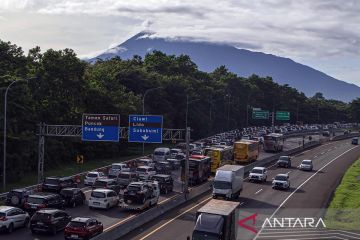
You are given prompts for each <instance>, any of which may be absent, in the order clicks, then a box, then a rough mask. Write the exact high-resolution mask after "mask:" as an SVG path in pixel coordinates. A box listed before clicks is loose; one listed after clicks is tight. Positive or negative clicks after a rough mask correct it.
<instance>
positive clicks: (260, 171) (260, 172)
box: [251, 169, 262, 174]
mask: <svg viewBox="0 0 360 240" xmlns="http://www.w3.org/2000/svg"><path fill="white" fill-rule="evenodd" d="M251 173H258V174H262V170H260V169H253V170H251Z"/></svg>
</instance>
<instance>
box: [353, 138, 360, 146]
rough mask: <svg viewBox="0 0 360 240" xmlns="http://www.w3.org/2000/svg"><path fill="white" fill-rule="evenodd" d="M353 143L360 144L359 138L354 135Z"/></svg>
mask: <svg viewBox="0 0 360 240" xmlns="http://www.w3.org/2000/svg"><path fill="white" fill-rule="evenodd" d="M351 144H352V145H358V144H359V138H357V137H354V138H353V139H351Z"/></svg>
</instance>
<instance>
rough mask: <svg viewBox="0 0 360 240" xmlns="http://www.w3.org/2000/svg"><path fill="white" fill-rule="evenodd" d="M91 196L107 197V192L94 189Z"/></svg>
mask: <svg viewBox="0 0 360 240" xmlns="http://www.w3.org/2000/svg"><path fill="white" fill-rule="evenodd" d="M91 197H94V198H105V193H103V192H97V191H93V192H92V193H91Z"/></svg>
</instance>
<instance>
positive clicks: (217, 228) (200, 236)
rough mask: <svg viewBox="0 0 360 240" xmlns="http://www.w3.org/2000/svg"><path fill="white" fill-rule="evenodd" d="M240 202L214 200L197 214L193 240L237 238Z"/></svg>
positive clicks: (227, 239)
mask: <svg viewBox="0 0 360 240" xmlns="http://www.w3.org/2000/svg"><path fill="white" fill-rule="evenodd" d="M239 204H240V203H239V202H231V201H223V200H217V199H212V200H210V201H209V202H208V203H207V204H206V205H204V206H203V207H202V208H200V209H199V210H198V211H197V212H196V223H195V227H194V230H193V233H192V240H204V239H222V240H235V238H236V221H237V214H236V209H237V208H238V207H239Z"/></svg>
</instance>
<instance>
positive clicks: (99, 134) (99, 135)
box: [96, 133, 105, 139]
mask: <svg viewBox="0 0 360 240" xmlns="http://www.w3.org/2000/svg"><path fill="white" fill-rule="evenodd" d="M96 136H97V137H98V138H99V139H102V138H103V137H104V136H105V135H104V134H102V133H98V134H97V135H96Z"/></svg>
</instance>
